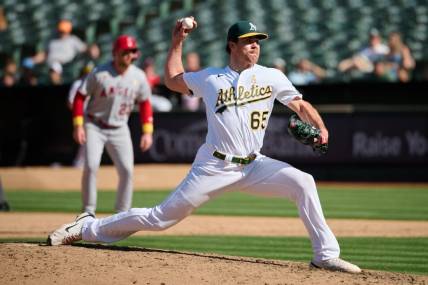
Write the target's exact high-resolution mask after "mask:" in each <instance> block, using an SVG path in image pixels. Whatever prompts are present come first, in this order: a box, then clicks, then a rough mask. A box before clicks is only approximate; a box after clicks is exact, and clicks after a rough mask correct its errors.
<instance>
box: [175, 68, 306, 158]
mask: <svg viewBox="0 0 428 285" xmlns="http://www.w3.org/2000/svg"><path fill="white" fill-rule="evenodd" d="M183 78H184V81H185V82H186V84H187V86H188V88H189V89H190V90H192V92H193V96H198V97H202V98H203V100H204V102H205V105H206V113H207V120H208V133H207V137H206V143H208V144H211V145H212V146H213V147H214V148H215V149H216V150H218V151H220V152H223V153H225V154H231V155H236V156H243V157H245V156H247V155H249V154H250V153H252V152H258V151H260V149H261V147H262V146H263V138H264V135H265V131H266V127H267V125H268V120H269V117H270V114H271V112H272V108H273V105H274V101H275V99H277V100H278V101H280V102H281V103H282V104H284V105H287V104H288V103H289V102H290V101H292V100H293V99H294V98H296V97H298V98H301V97H302V95H301V94H300V93H299V91H297V90H296V88H294V86H293V85H292V84H291V82H290V81H289V80H288V79H287V77H286V76H285V75H284V74H283V73H282V72H281V71H279V70H278V69H275V68H268V67H264V66H260V65H257V64H256V65H254V66H253V67H251V68H249V69H246V70H244V71H242V72H241V73H240V74H239V73H237V72H235V71H234V70H232V69H231V68H230V67H229V66H227V67H225V68H214V67H210V68H206V69H204V70H201V71H198V72H188V73H185V74H184V77H183Z"/></svg>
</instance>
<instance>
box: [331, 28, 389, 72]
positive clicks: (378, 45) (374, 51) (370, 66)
mask: <svg viewBox="0 0 428 285" xmlns="http://www.w3.org/2000/svg"><path fill="white" fill-rule="evenodd" d="M388 52H389V48H388V46H386V45H385V44H383V43H382V38H381V36H380V34H379V31H378V30H377V29H371V30H370V34H369V45H368V46H367V47H365V48H364V49H362V50H361V51H359V52H358V53H356V54H355V55H353V56H352V57H351V58H347V59H344V60H342V61H341V62H340V63H339V65H338V69H339V71H341V72H352V71H357V72H359V75H361V74H368V73H371V72H373V70H374V64H375V63H376V62H378V61H379V60H380V59H381V58H383V57H384V56H385V55H386V54H388Z"/></svg>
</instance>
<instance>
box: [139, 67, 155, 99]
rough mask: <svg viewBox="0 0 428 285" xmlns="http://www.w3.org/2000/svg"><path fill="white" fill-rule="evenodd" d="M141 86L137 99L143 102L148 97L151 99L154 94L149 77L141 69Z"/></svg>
mask: <svg viewBox="0 0 428 285" xmlns="http://www.w3.org/2000/svg"><path fill="white" fill-rule="evenodd" d="M140 74H141V78H140V80H139V82H140V88H139V89H138V95H137V101H138V102H142V101H144V100H146V99H149V98H150V96H152V89H151V88H150V85H149V82H148V81H147V77H146V75H145V74H144V72H143V71H141V73H140Z"/></svg>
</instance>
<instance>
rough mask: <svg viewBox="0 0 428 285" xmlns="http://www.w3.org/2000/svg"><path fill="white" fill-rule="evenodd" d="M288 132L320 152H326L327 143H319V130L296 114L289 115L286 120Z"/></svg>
mask: <svg viewBox="0 0 428 285" xmlns="http://www.w3.org/2000/svg"><path fill="white" fill-rule="evenodd" d="M288 133H289V134H290V135H291V136H292V137H294V138H295V139H296V140H298V141H299V142H301V143H302V144H304V145H309V146H311V147H312V149H313V150H314V151H316V152H318V153H320V154H326V153H327V151H328V144H321V143H320V138H319V137H320V133H321V131H320V130H319V129H318V128H316V127H314V126H312V125H311V124H309V123H306V122H303V121H302V120H300V118H299V117H298V116H297V114H293V115H291V117H290V119H289V121H288Z"/></svg>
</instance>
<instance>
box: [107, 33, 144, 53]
mask: <svg viewBox="0 0 428 285" xmlns="http://www.w3.org/2000/svg"><path fill="white" fill-rule="evenodd" d="M129 49H138V46H137V40H136V39H135V38H134V37H131V36H128V35H120V36H119V37H117V39H116V40H115V41H114V44H113V52H116V51H121V50H129Z"/></svg>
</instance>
